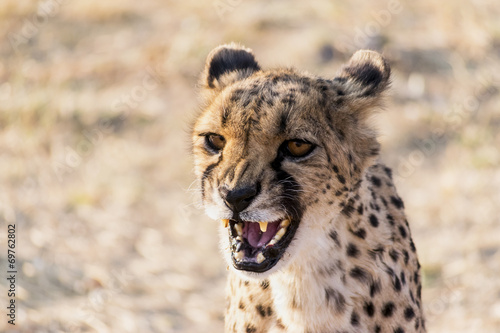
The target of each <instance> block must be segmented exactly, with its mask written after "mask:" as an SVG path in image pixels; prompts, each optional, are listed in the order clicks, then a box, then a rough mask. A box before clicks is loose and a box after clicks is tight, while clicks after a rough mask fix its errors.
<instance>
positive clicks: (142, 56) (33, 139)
mask: <svg viewBox="0 0 500 333" xmlns="http://www.w3.org/2000/svg"><path fill="white" fill-rule="evenodd" d="M37 13H38V14H37ZM498 17H500V5H499V4H498V1H495V0H474V1H470V2H468V1H464V0H458V1H441V2H437V1H431V0H423V1H418V2H411V3H410V2H402V1H401V2H399V1H397V0H390V1H389V0H387V1H385V0H376V1H370V2H368V1H359V0H354V1H342V2H341V1H319V0H309V1H299V0H293V1H278V0H272V1H264V0H262V1H248V0H214V1H207V2H204V1H195V0H191V1H182V2H181V1H176V2H174V1H159V0H143V1H139V2H135V1H131V0H126V1H117V0H107V1H103V0H100V1H97V0H49V1H39V2H38V1H28V0H23V1H22V0H3V1H2V2H1V3H0V32H1V35H0V36H1V40H0V59H1V62H0V219H1V221H2V223H1V230H0V236H1V238H0V239H1V242H0V244H1V247H2V248H1V249H0V253H1V254H0V264H1V265H0V266H1V267H2V271H6V267H7V262H6V245H5V244H6V243H5V240H6V234H7V224H12V223H15V224H16V226H17V240H18V242H17V248H16V251H17V267H18V270H19V274H18V281H17V302H18V303H20V304H18V310H17V321H16V324H17V325H16V326H15V328H16V329H17V330H19V332H221V331H222V321H223V318H222V313H223V307H224V304H223V303H224V302H223V287H224V280H225V274H226V271H225V267H224V265H223V263H222V260H221V257H220V255H219V253H218V249H217V234H216V224H215V223H214V222H213V221H209V220H208V219H207V218H206V217H204V215H203V212H202V211H201V209H200V208H199V205H198V204H197V202H198V200H199V198H198V196H197V193H196V190H195V188H196V187H195V186H194V185H192V183H193V180H194V177H193V174H192V172H191V170H192V166H191V163H192V159H191V157H190V154H189V123H190V122H191V121H192V119H193V117H194V115H195V114H196V111H197V98H198V97H197V93H196V82H197V77H198V74H199V72H200V71H201V69H202V67H203V62H204V58H205V56H206V55H207V53H208V52H209V51H210V50H211V49H212V48H213V47H215V46H216V45H218V44H220V43H224V42H228V41H239V42H242V43H244V44H245V45H247V46H249V47H251V48H253V49H254V50H255V52H256V54H257V56H258V58H259V60H260V62H261V64H262V65H263V66H275V65H294V66H296V67H298V68H301V69H307V70H309V71H311V72H313V73H316V74H321V75H324V76H327V77H333V75H334V74H335V72H336V70H337V68H338V67H339V65H340V64H341V63H342V62H343V61H346V60H347V59H348V58H349V56H350V55H351V54H352V53H353V52H354V51H355V50H356V49H359V48H367V47H369V48H373V49H377V50H379V51H383V52H384V54H386V56H387V57H388V58H389V59H390V60H391V63H392V66H393V73H394V81H393V89H392V97H391V101H390V102H389V104H388V106H387V109H386V110H385V111H384V112H383V113H381V114H380V116H379V117H378V120H377V124H378V127H379V128H380V133H381V137H380V139H381V141H382V143H383V146H384V150H383V155H384V159H385V161H386V162H387V163H388V164H389V165H390V166H391V167H393V168H394V170H395V174H396V175H397V183H398V184H397V185H398V188H399V191H400V194H401V195H402V197H403V198H404V199H405V202H406V206H407V213H408V215H409V219H410V223H411V225H412V230H413V236H414V239H415V243H416V244H417V248H418V251H419V255H420V259H421V263H422V266H423V275H424V282H425V284H424V303H425V305H426V312H427V318H428V327H429V331H430V332H471V333H472V332H491V333H492V332H500V278H499V276H500V219H499V214H498V207H499V206H500V169H499V165H500V151H499V147H500V96H499V93H498V92H499V84H500V20H498ZM4 274H5V273H2V274H0V275H1V276H4ZM0 286H1V290H0V292H1V295H2V296H1V298H0V299H1V300H2V302H1V308H2V309H4V310H2V311H1V313H2V315H1V318H2V319H1V321H0V331H5V330H7V329H9V330H10V329H12V327H11V326H10V325H7V323H6V321H7V320H6V317H5V312H6V310H5V307H6V304H7V303H6V302H7V297H6V289H7V288H6V287H7V281H6V279H4V278H2V279H1V280H0ZM4 300H5V301H4Z"/></svg>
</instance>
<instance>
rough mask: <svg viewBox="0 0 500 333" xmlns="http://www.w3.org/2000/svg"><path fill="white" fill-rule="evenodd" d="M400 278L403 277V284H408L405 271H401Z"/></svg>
mask: <svg viewBox="0 0 500 333" xmlns="http://www.w3.org/2000/svg"><path fill="white" fill-rule="evenodd" d="M399 277H400V279H401V283H402V284H403V285H405V284H406V276H405V273H404V272H401V274H400V275H399Z"/></svg>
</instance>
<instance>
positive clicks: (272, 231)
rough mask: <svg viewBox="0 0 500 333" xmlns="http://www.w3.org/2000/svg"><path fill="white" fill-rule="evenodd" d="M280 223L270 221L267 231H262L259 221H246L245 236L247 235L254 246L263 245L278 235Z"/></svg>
mask: <svg viewBox="0 0 500 333" xmlns="http://www.w3.org/2000/svg"><path fill="white" fill-rule="evenodd" d="M279 226H280V224H279V222H270V223H268V224H267V230H266V232H264V233H263V232H262V231H260V226H259V224H258V223H257V222H245V225H244V226H243V237H245V238H246V239H247V241H248V243H249V244H250V245H252V246H253V247H261V246H263V245H265V244H267V243H269V241H270V240H271V239H272V238H273V237H274V235H276V232H277V231H278V228H279Z"/></svg>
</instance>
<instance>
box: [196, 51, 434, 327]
mask: <svg viewBox="0 0 500 333" xmlns="http://www.w3.org/2000/svg"><path fill="white" fill-rule="evenodd" d="M389 76H390V69H389V66H388V65H387V63H386V62H385V60H384V59H383V58H382V57H381V56H380V55H379V54H377V53H375V52H372V51H359V52H357V53H356V54H355V55H354V56H353V57H352V59H351V60H350V62H349V63H348V64H347V65H346V66H344V67H343V68H342V69H341V71H340V72H339V74H338V76H337V78H335V79H333V80H325V79H322V78H318V77H315V76H313V75H310V74H307V73H301V72H297V71H295V70H293V69H272V70H262V69H261V68H260V66H259V65H258V64H257V62H256V61H255V60H254V58H253V54H252V53H251V51H250V50H248V49H245V48H243V47H240V46H237V45H234V44H231V45H225V46H221V47H219V48H217V49H215V50H214V51H212V53H211V54H210V55H209V57H208V59H207V65H206V68H205V72H204V75H203V77H202V85H203V86H204V96H205V98H206V99H205V104H204V105H203V109H202V112H201V113H200V115H199V117H198V118H197V121H196V123H195V125H194V129H193V151H194V155H195V172H196V175H197V176H198V178H199V179H200V183H201V184H200V186H201V187H202V193H203V203H204V205H205V208H206V212H207V214H208V215H209V216H210V217H211V218H213V219H215V220H220V219H231V218H232V216H233V212H232V211H231V210H230V209H229V208H228V206H227V205H225V204H224V198H223V197H221V188H226V189H234V188H237V187H240V186H244V185H249V184H250V185H251V184H254V183H255V182H257V181H258V182H259V184H261V190H260V192H259V194H258V195H257V196H256V198H255V199H254V200H253V201H252V203H251V204H250V206H249V207H248V208H246V209H245V210H244V211H242V212H241V213H240V217H241V219H242V220H246V221H274V220H276V219H278V218H281V217H283V215H284V214H285V215H287V214H288V213H290V211H287V209H288V210H290V208H287V209H286V208H285V207H284V206H283V204H282V202H283V198H284V196H293V200H295V201H293V202H296V203H297V206H296V208H297V210H300V212H301V214H302V215H301V219H300V221H296V223H298V229H297V231H296V233H295V236H294V238H293V240H292V241H291V243H290V245H289V246H288V248H287V249H286V252H285V253H284V255H283V256H282V257H281V259H280V260H279V262H278V263H277V264H276V266H274V267H272V268H271V269H269V270H268V271H266V272H263V273H255V272H249V271H242V270H237V269H234V268H231V271H230V274H229V280H228V287H227V312H226V324H225V327H226V329H225V331H226V332H247V333H248V332H254V333H256V332H391V333H392V332H399V333H401V332H406V333H408V332H424V331H425V328H424V319H423V314H422V311H421V308H422V307H421V303H420V302H421V301H420V277H419V264H418V260H417V256H416V252H415V247H414V245H413V242H412V240H411V236H410V230H409V225H408V222H407V221H406V217H405V214H404V210H403V203H402V201H401V199H400V198H399V196H398V195H397V192H396V189H395V188H394V185H393V182H392V179H391V174H390V170H389V169H388V168H387V167H385V166H383V165H382V164H380V163H379V162H378V160H377V158H378V157H377V155H378V150H379V144H378V142H377V140H376V133H375V131H374V130H373V129H372V128H371V127H370V126H369V122H368V120H369V118H370V116H371V115H372V114H373V113H374V111H375V110H376V109H377V107H378V106H379V105H380V102H381V98H382V94H383V92H384V90H385V89H386V88H387V86H388V84H389ZM207 133H212V134H217V135H222V136H223V137H224V138H225V140H226V145H225V146H224V148H223V150H222V151H221V152H219V153H214V152H210V151H209V150H207V147H206V143H205V135H206V134H207ZM292 139H302V140H307V141H309V142H312V143H314V144H316V145H317V146H316V148H315V149H314V150H313V151H312V152H311V154H310V155H309V156H307V157H306V158H304V159H302V160H292V159H287V158H284V159H282V160H280V163H279V170H280V171H281V170H283V171H285V172H286V173H287V174H288V175H290V177H293V179H294V180H295V181H296V182H297V183H298V186H300V190H296V191H293V192H290V191H289V192H286V186H285V185H284V184H283V182H281V183H280V182H276V177H277V176H276V173H277V172H278V171H277V170H276V168H277V167H276V164H277V162H276V161H277V159H278V151H279V149H281V148H280V147H282V144H283V142H285V141H286V140H292ZM292 209H293V207H292ZM220 232H221V249H222V252H223V254H224V257H225V258H226V260H227V262H228V265H229V266H231V267H233V264H232V261H231V254H230V250H229V248H230V244H229V240H228V231H227V230H226V229H225V228H223V227H222V226H221V227H220ZM391 304H392V305H391Z"/></svg>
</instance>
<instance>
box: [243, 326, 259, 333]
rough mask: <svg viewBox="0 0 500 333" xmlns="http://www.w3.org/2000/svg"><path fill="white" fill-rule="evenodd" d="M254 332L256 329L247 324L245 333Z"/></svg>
mask: <svg viewBox="0 0 500 333" xmlns="http://www.w3.org/2000/svg"><path fill="white" fill-rule="evenodd" d="M255 332H257V329H256V328H255V327H253V326H252V325H250V324H247V329H246V333H255Z"/></svg>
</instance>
